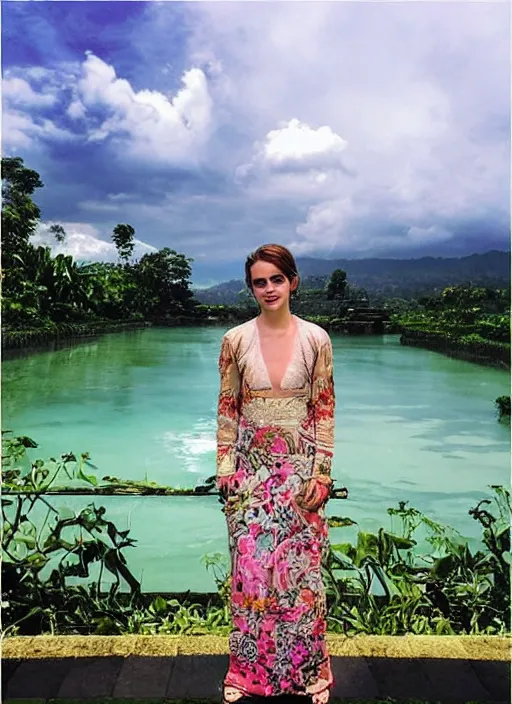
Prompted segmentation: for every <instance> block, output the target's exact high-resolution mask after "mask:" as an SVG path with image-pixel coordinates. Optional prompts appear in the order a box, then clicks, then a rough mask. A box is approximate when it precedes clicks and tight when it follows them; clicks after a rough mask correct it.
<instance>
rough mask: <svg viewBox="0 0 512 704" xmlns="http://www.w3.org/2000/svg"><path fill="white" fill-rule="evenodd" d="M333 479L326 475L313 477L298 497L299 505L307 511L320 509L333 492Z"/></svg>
mask: <svg viewBox="0 0 512 704" xmlns="http://www.w3.org/2000/svg"><path fill="white" fill-rule="evenodd" d="M331 486H332V479H331V478H330V477H327V476H325V475H318V476H314V477H311V479H309V480H308V481H307V482H305V485H304V488H303V489H302V491H300V492H299V494H298V495H297V498H296V502H297V505H298V506H299V507H300V508H302V509H304V510H306V511H318V509H319V508H321V507H322V506H324V505H325V504H326V503H327V500H328V499H329V494H330V493H331Z"/></svg>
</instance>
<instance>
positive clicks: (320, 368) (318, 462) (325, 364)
mask: <svg viewBox="0 0 512 704" xmlns="http://www.w3.org/2000/svg"><path fill="white" fill-rule="evenodd" d="M326 338H327V339H325V340H324V341H322V343H321V345H320V348H319V350H318V355H317V358H316V362H315V367H314V369H313V383H312V393H311V404H312V412H313V419H314V424H315V440H316V452H315V459H314V465H313V476H316V477H321V476H323V477H330V475H331V463H332V457H333V452H334V410H335V394H334V375H333V360H332V344H331V340H330V338H329V336H328V335H327V333H326Z"/></svg>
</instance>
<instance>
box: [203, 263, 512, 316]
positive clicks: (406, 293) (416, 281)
mask: <svg viewBox="0 0 512 704" xmlns="http://www.w3.org/2000/svg"><path fill="white" fill-rule="evenodd" d="M297 266H298V269H299V274H300V276H301V279H302V286H303V287H305V288H319V287H323V286H324V285H325V282H326V280H327V279H328V277H329V276H330V275H331V274H332V272H333V271H334V270H335V269H343V270H344V271H346V272H347V280H348V282H349V284H350V285H352V286H357V287H362V288H365V289H367V291H368V292H370V293H374V294H380V295H386V296H397V297H404V298H409V297H410V296H411V295H415V294H421V295H425V294H428V293H433V292H435V291H438V290H441V289H443V288H444V287H445V286H453V285H456V284H460V283H465V282H471V283H473V284H474V285H478V286H489V287H506V286H509V285H510V252H502V251H498V250H492V251H490V252H485V253H484V254H471V255H469V256H466V257H457V258H456V257H453V258H443V257H421V258H420V259H313V258H310V257H308V258H298V259H297ZM244 288H245V283H244V281H243V280H241V279H232V280H230V281H226V282H223V283H220V284H217V285H216V286H211V287H210V288H202V289H198V288H196V289H195V290H194V293H195V297H196V298H197V299H198V300H199V301H201V303H210V304H221V303H224V304H233V303H236V302H238V301H239V300H240V297H239V293H240V291H241V290H243V289H244Z"/></svg>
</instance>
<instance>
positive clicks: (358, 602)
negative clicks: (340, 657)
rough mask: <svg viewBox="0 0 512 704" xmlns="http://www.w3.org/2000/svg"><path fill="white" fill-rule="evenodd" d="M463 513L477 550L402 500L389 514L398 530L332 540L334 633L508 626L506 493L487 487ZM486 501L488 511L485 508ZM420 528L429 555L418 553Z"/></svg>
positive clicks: (431, 631) (472, 631)
mask: <svg viewBox="0 0 512 704" xmlns="http://www.w3.org/2000/svg"><path fill="white" fill-rule="evenodd" d="M493 489H494V493H495V495H494V499H493V501H491V500H490V499H483V500H482V501H480V502H479V503H478V504H477V506H476V507H474V508H473V509H471V510H470V512H469V513H470V514H471V515H472V516H473V518H474V519H475V520H477V521H478V522H479V523H480V525H481V526H482V530H483V536H482V542H483V546H484V549H479V550H477V551H475V552H472V551H471V549H470V548H469V546H468V544H467V542H466V541H465V540H463V539H462V538H461V536H460V535H459V534H458V533H457V532H456V531H454V530H453V529H451V528H448V527H446V526H443V525H441V524H439V523H436V522H434V521H432V520H431V519H429V518H427V517H426V516H425V515H423V514H422V513H421V512H420V511H418V510H417V509H415V508H411V507H408V506H407V504H406V503H405V502H401V503H400V504H399V506H398V508H392V509H388V513H389V514H390V516H391V517H392V518H393V519H394V521H395V522H396V521H397V520H398V521H399V522H400V524H401V526H400V529H399V530H398V531H397V532H388V531H386V530H384V529H380V530H379V532H378V533H376V534H374V533H365V532H362V531H360V532H359V533H358V536H357V541H356V543H355V544H352V543H340V544H335V545H332V547H331V553H330V556H329V560H328V563H327V566H326V569H327V574H328V581H327V584H328V593H329V596H330V599H331V606H330V610H329V626H330V628H331V629H332V630H334V631H335V632H346V633H347V632H348V633H373V634H382V635H385V634H387V635H400V634H405V633H416V634H438V635H441V634H482V633H487V634H496V633H504V632H506V631H507V630H508V629H509V624H510V600H509V594H510V565H511V564H512V558H511V555H510V515H511V506H510V494H509V492H508V491H507V490H506V489H504V488H503V487H493ZM491 504H492V505H493V506H494V509H495V510H494V512H491V511H490V507H491ZM418 532H420V533H421V532H423V533H426V535H424V540H425V541H426V543H428V544H430V546H431V548H432V549H431V551H429V553H428V554H419V555H418V554H417V553H416V551H415V550H414V548H415V547H416V545H417V540H416V534H417V533H418Z"/></svg>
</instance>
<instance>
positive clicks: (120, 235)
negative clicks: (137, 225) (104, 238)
mask: <svg viewBox="0 0 512 704" xmlns="http://www.w3.org/2000/svg"><path fill="white" fill-rule="evenodd" d="M134 235H135V230H134V229H133V227H132V226H131V225H116V226H115V227H114V231H113V233H112V240H113V241H114V244H115V246H116V249H117V253H118V254H119V258H120V259H122V260H123V261H124V262H127V261H128V259H129V258H130V257H131V256H132V253H133V249H134V247H135V243H134V241H133V237H134Z"/></svg>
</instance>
